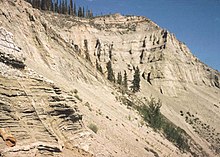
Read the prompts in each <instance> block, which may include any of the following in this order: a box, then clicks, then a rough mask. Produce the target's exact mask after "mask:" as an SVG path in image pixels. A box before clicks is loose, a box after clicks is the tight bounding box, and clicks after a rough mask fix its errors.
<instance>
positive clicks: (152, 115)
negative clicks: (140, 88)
mask: <svg viewBox="0 0 220 157" xmlns="http://www.w3.org/2000/svg"><path fill="white" fill-rule="evenodd" d="M161 106H162V103H161V101H160V100H158V101H156V100H155V99H154V98H151V100H150V101H149V107H147V106H146V105H143V106H141V107H140V108H139V112H140V113H141V114H142V116H143V118H144V120H145V121H146V122H148V123H149V125H150V127H152V128H153V129H160V128H161V127H162V121H163V120H162V115H161V113H160V108H161Z"/></svg>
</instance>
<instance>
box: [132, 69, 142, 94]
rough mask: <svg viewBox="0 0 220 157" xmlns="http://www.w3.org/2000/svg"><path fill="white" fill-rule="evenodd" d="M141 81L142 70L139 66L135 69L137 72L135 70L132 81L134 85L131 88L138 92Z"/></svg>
mask: <svg viewBox="0 0 220 157" xmlns="http://www.w3.org/2000/svg"><path fill="white" fill-rule="evenodd" d="M140 81H141V79H140V70H139V68H138V67H137V68H136V69H135V72H134V79H133V81H132V86H131V89H132V91H133V92H134V93H135V92H138V91H139V90H140Z"/></svg>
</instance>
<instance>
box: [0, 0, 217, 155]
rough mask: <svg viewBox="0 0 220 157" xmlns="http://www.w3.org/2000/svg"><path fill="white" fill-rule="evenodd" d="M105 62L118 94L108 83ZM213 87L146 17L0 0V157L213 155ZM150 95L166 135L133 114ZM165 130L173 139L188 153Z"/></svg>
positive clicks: (212, 78) (210, 77)
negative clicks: (66, 11)
mask: <svg viewBox="0 0 220 157" xmlns="http://www.w3.org/2000/svg"><path fill="white" fill-rule="evenodd" d="M107 63H109V64H111V70H112V75H113V78H115V79H117V75H118V78H120V80H121V81H118V84H120V85H116V83H113V82H110V81H108V80H107V75H108V71H107V68H106V66H107ZM137 67H138V69H139V70H140V71H139V72H140V82H141V84H140V91H139V92H137V93H135V94H133V93H132V92H130V90H129V89H130V86H131V85H132V84H131V83H132V80H133V75H134V73H135V69H137ZM97 69H98V70H97ZM125 72H126V73H125ZM124 78H126V79H127V81H126V83H128V90H126V89H125V88H124V87H123V88H122V86H124V82H123V81H124ZM219 78H220V73H219V72H218V71H216V70H213V69H212V68H210V67H209V66H208V65H205V64H204V63H202V62H201V61H200V60H199V59H198V58H197V57H195V56H194V55H193V54H192V53H191V52H190V50H189V49H188V48H187V46H186V45H185V44H184V43H182V42H180V41H178V40H177V39H176V37H175V36H174V34H172V33H170V32H169V31H167V30H165V29H162V28H160V27H159V26H158V25H157V24H155V23H154V22H152V21H151V20H149V19H148V18H145V17H140V16H122V15H120V14H113V15H107V16H100V17H94V18H79V17H75V16H68V15H60V14H56V13H52V12H47V11H39V10H37V9H34V8H32V6H31V5H30V4H29V3H27V2H25V1H24V0H0V137H1V138H0V156H10V157H11V156H74V157H75V156H76V157H77V156H78V157H81V156H97V157H99V156H100V157H101V156H118V157H127V156H132V157H133V156H137V157H139V156H149V157H151V156H152V157H153V156H210V157H212V156H220V154H219V153H220V150H219V148H220V127H219V123H220V100H219V97H220V79H219ZM113 80H114V79H113ZM151 96H152V97H154V98H156V99H158V98H159V99H160V100H161V102H162V107H161V109H160V110H161V113H162V114H163V117H164V119H165V121H164V122H166V123H168V124H166V126H170V128H167V130H165V131H163V130H160V129H153V128H152V126H151V125H150V124H149V123H146V122H145V121H144V117H143V115H142V114H140V113H139V112H138V109H139V108H140V107H142V106H144V105H147V106H148V103H150V101H149V99H150V97H151ZM151 100H152V99H151ZM143 111H144V110H143ZM163 127H164V126H163ZM171 127H173V128H174V129H173V130H172V129H171ZM166 131H167V132H168V133H170V132H169V131H173V133H176V132H177V131H181V132H182V133H183V134H184V138H187V141H188V142H187V146H189V149H186V150H183V149H180V147H179V146H178V144H177V143H176V142H174V141H173V140H172V139H170V138H169V136H167V134H165V132H166ZM179 139H180V140H181V139H182V137H181V138H179Z"/></svg>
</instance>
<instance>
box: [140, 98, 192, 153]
mask: <svg viewBox="0 0 220 157" xmlns="http://www.w3.org/2000/svg"><path fill="white" fill-rule="evenodd" d="M161 106H162V103H161V101H160V100H158V101H156V100H155V99H154V98H151V99H150V101H148V106H147V105H142V106H140V107H138V111H139V112H140V114H141V115H142V116H143V118H144V120H145V122H147V123H148V124H149V125H150V127H152V128H153V129H154V130H161V131H162V132H163V133H164V135H165V137H166V138H167V139H168V140H169V141H171V142H173V143H174V144H175V145H176V146H177V147H178V148H179V149H180V150H182V151H185V150H189V145H188V140H187V138H186V137H185V135H186V133H185V132H184V130H182V129H181V128H179V127H177V126H175V125H174V124H173V123H171V122H170V121H169V120H168V119H166V118H165V117H164V116H163V115H162V114H161V113H160V108H161Z"/></svg>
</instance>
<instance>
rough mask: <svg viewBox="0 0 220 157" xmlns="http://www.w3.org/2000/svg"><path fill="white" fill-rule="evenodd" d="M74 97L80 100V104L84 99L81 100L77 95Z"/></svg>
mask: <svg viewBox="0 0 220 157" xmlns="http://www.w3.org/2000/svg"><path fill="white" fill-rule="evenodd" d="M74 97H75V98H76V99H78V100H79V101H80V102H82V99H81V98H80V97H79V96H78V95H77V94H75V95H74Z"/></svg>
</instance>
